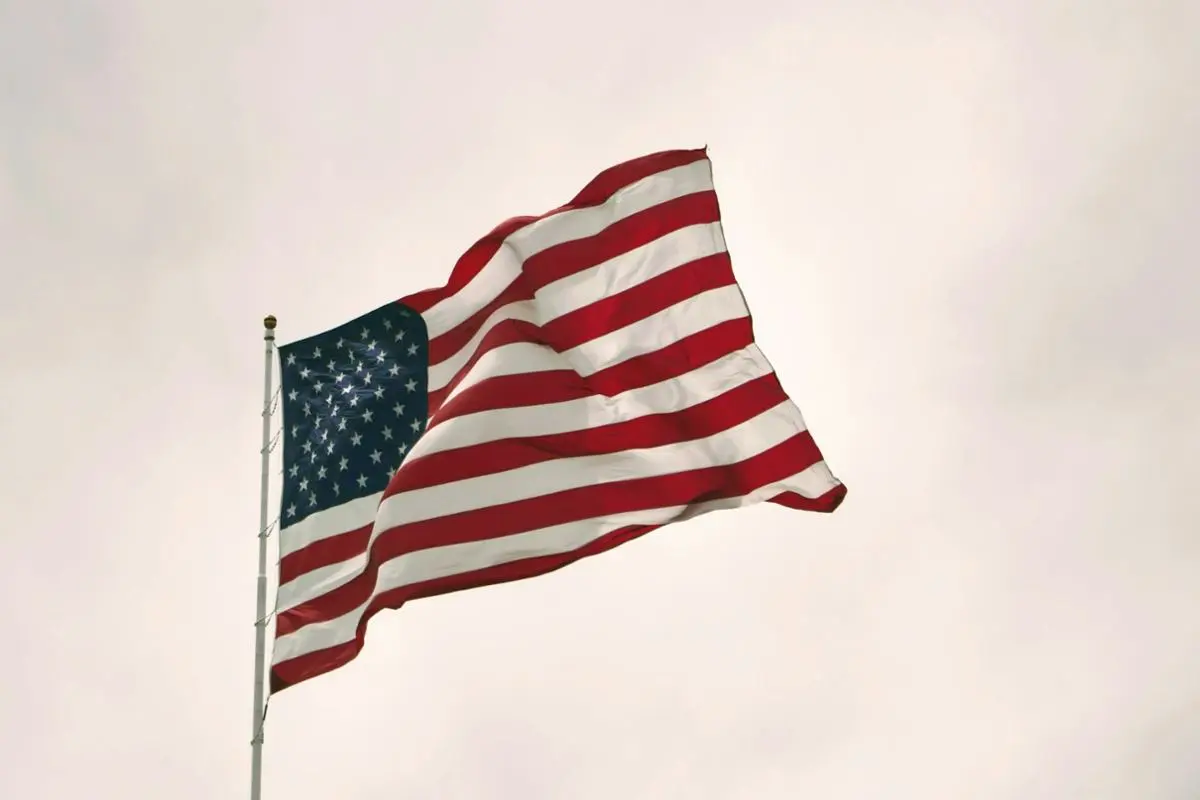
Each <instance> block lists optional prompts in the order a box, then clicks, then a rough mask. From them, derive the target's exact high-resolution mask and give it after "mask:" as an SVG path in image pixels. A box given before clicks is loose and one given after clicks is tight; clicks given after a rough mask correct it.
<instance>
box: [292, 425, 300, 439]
mask: <svg viewBox="0 0 1200 800" xmlns="http://www.w3.org/2000/svg"><path fill="white" fill-rule="evenodd" d="M299 435H300V426H299V425H293V426H292V438H293V439H295V438H296V437H297V436H299Z"/></svg>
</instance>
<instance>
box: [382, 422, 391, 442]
mask: <svg viewBox="0 0 1200 800" xmlns="http://www.w3.org/2000/svg"><path fill="white" fill-rule="evenodd" d="M383 439H384V441H386V442H390V441H391V440H392V429H391V428H389V427H388V426H387V425H384V426H383Z"/></svg>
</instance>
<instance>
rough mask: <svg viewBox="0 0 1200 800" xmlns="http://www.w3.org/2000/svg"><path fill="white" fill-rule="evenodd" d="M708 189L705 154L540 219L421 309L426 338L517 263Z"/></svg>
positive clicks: (507, 276)
mask: <svg viewBox="0 0 1200 800" xmlns="http://www.w3.org/2000/svg"><path fill="white" fill-rule="evenodd" d="M712 189H713V183H712V170H711V166H710V164H709V162H708V159H702V160H700V161H695V162H693V163H691V164H687V165H685V166H682V167H676V168H674V169H669V170H665V171H663V172H659V173H656V174H654V175H650V176H647V177H645V178H643V179H642V180H640V181H638V182H637V183H631V184H629V185H628V186H626V187H624V188H622V189H620V190H619V191H618V192H617V193H616V194H614V195H613V196H612V197H610V198H609V199H608V201H607V202H605V203H604V204H602V205H599V206H594V207H589V208H581V209H574V210H571V211H564V212H562V213H560V214H555V215H553V216H550V217H546V218H544V219H540V220H538V221H536V222H533V223H531V224H529V225H526V226H525V227H524V228H521V229H520V230H518V231H516V232H514V233H513V234H512V235H510V236H509V237H508V238H507V239H506V240H505V243H504V246H502V247H501V248H500V249H499V250H498V251H497V253H496V254H495V255H494V256H493V257H492V259H491V260H490V261H489V262H488V263H487V264H486V265H484V267H483V268H482V269H481V270H480V271H479V272H478V273H477V274H476V275H475V277H474V278H472V279H471V280H470V281H469V282H468V283H467V285H466V286H464V287H463V288H462V289H461V290H459V291H458V292H456V293H455V294H453V295H452V296H450V297H447V298H445V299H444V300H442V301H441V302H440V303H437V304H435V305H434V306H432V307H431V308H429V309H427V310H426V311H425V312H424V313H423V314H422V315H421V316H422V317H423V318H424V319H425V324H426V327H427V329H428V333H429V338H431V339H432V338H435V337H437V336H442V335H443V334H445V333H446V332H448V331H451V330H453V329H454V328H455V327H457V326H458V325H461V324H462V323H463V322H465V321H466V320H467V319H469V318H470V317H471V315H472V314H475V313H477V312H478V311H479V309H481V308H483V307H484V306H486V305H487V304H488V303H490V302H492V301H493V300H495V299H496V297H498V296H499V295H500V293H501V292H503V291H504V290H505V289H506V288H507V287H508V286H509V285H510V284H511V283H512V282H513V281H514V280H516V279H517V277H518V276H519V275H520V273H521V266H522V262H524V260H525V259H527V258H529V257H530V256H532V255H536V254H537V253H540V252H542V251H543V250H546V249H548V248H550V247H553V246H555V245H559V244H562V243H564V242H570V241H575V240H577V239H584V238H587V237H589V236H595V235H596V234H597V233H599V232H600V231H602V230H604V229H605V228H607V227H609V226H610V225H612V224H613V223H614V222H617V221H619V220H622V219H626V218H628V217H631V216H633V215H634V214H637V213H639V212H642V211H645V210H646V209H648V208H653V207H654V206H656V205H660V204H662V203H665V202H668V201H670V200H675V199H678V198H680V197H686V196H687V195H690V194H695V193H697V192H704V191H711V190H712Z"/></svg>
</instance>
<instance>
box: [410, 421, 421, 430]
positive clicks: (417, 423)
mask: <svg viewBox="0 0 1200 800" xmlns="http://www.w3.org/2000/svg"><path fill="white" fill-rule="evenodd" d="M412 429H413V432H414V433H416V432H417V431H419V430H421V420H419V419H414V420H413V421H412Z"/></svg>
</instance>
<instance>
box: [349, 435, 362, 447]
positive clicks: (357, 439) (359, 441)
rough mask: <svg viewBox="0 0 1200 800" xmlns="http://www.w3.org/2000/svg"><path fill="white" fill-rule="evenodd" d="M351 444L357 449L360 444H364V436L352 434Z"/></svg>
mask: <svg viewBox="0 0 1200 800" xmlns="http://www.w3.org/2000/svg"><path fill="white" fill-rule="evenodd" d="M350 444H352V445H354V446H355V447H358V446H359V445H360V444H362V434H361V433H357V432H355V433H353V434H351V436H350Z"/></svg>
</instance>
